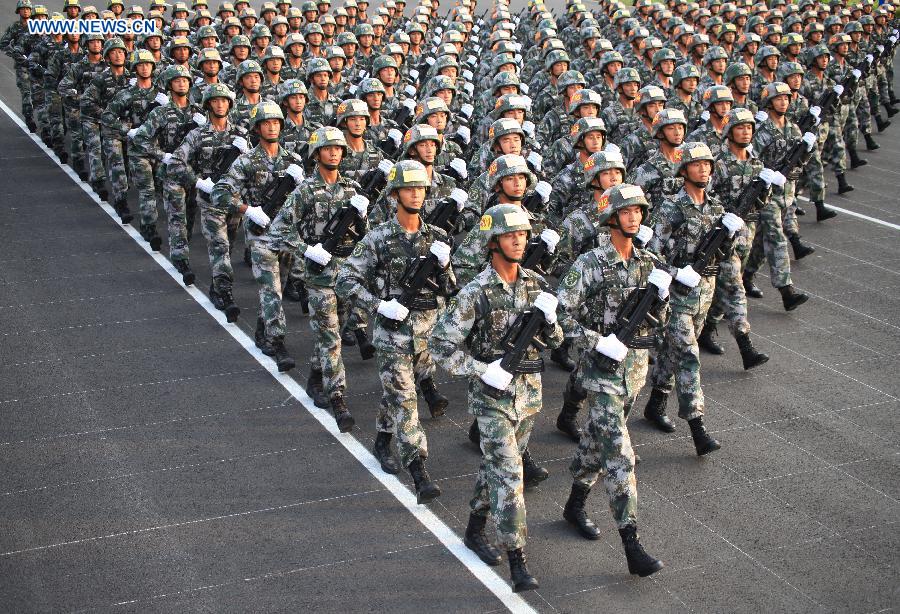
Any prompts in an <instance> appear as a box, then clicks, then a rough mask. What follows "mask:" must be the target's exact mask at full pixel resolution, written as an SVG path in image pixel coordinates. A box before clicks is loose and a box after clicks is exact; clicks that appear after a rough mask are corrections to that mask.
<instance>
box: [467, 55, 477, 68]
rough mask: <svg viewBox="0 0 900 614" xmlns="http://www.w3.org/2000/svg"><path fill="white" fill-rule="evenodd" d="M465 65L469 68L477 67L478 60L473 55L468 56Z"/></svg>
mask: <svg viewBox="0 0 900 614" xmlns="http://www.w3.org/2000/svg"><path fill="white" fill-rule="evenodd" d="M466 64H468V65H469V66H478V58H476V57H475V56H474V55H470V56H469V57H467V58H466Z"/></svg>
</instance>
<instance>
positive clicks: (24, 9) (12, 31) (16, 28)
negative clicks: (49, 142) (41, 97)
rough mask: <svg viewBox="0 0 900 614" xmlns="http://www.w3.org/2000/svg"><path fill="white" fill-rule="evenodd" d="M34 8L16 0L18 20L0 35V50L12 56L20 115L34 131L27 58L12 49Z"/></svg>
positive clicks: (28, 1)
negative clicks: (20, 107)
mask: <svg viewBox="0 0 900 614" xmlns="http://www.w3.org/2000/svg"><path fill="white" fill-rule="evenodd" d="M33 10H34V7H33V5H32V4H31V0H17V2H16V14H17V15H18V16H19V19H18V21H14V22H13V23H12V24H10V26H9V27H8V28H6V32H4V33H3V36H2V37H0V50H2V51H3V52H4V53H6V55H8V56H10V57H11V58H13V62H14V64H15V70H16V87H17V88H19V96H20V98H21V99H22V117H24V118H25V125H27V126H28V129H29V130H31V131H32V132H34V131H35V130H37V126H36V125H35V123H34V102H33V101H32V99H31V74H30V72H29V71H28V62H27V61H26V60H27V58H25V57H24V56H22V55H21V54H19V53H17V52H15V51H13V49H14V48H15V47H16V46H17V45H18V44H19V39H21V38H22V37H23V36H27V35H28V20H29V19H31V14H32V12H33Z"/></svg>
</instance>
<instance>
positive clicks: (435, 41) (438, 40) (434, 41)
mask: <svg viewBox="0 0 900 614" xmlns="http://www.w3.org/2000/svg"><path fill="white" fill-rule="evenodd" d="M435 32H437V30H435ZM431 43H432V44H434V45H440V44H441V37H440V36H438V35H437V34H435V35H434V36H433V37H432V38H431Z"/></svg>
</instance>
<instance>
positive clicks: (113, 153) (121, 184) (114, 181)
mask: <svg viewBox="0 0 900 614" xmlns="http://www.w3.org/2000/svg"><path fill="white" fill-rule="evenodd" d="M101 137H102V138H101V139H100V144H101V147H102V148H103V159H104V160H105V161H106V177H107V179H109V187H110V195H111V196H112V199H113V202H117V201H119V200H124V199H125V198H127V197H128V172H127V171H126V170H125V149H124V142H123V141H122V140H120V139H118V138H116V137H115V136H113V135H111V134H109V133H108V132H107V131H106V130H103V129H102V128H101Z"/></svg>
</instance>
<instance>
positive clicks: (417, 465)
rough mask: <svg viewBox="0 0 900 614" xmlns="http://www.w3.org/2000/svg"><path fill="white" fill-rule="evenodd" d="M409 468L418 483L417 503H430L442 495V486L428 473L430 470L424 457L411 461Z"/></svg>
mask: <svg viewBox="0 0 900 614" xmlns="http://www.w3.org/2000/svg"><path fill="white" fill-rule="evenodd" d="M407 469H409V475H411V476H412V479H413V483H415V485H416V503H419V504H422V503H428V502H429V501H431V500H432V499H437V498H438V497H440V496H441V487H440V486H438V485H437V484H436V483H435V482H434V481H433V480H432V479H431V476H430V475H428V471H426V470H425V460H424V459H423V458H422V457H419V458H417V459H415V460H414V461H413V462H411V463H410V464H409V467H407Z"/></svg>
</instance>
